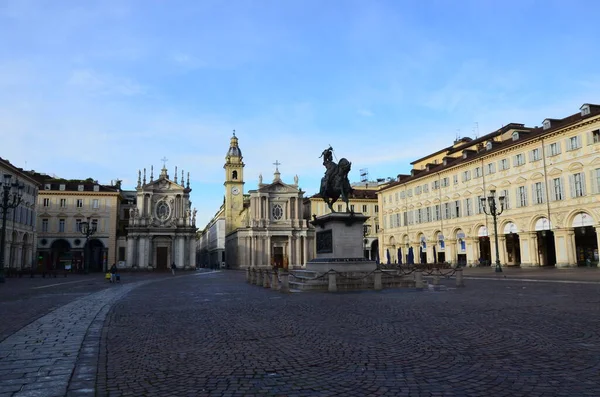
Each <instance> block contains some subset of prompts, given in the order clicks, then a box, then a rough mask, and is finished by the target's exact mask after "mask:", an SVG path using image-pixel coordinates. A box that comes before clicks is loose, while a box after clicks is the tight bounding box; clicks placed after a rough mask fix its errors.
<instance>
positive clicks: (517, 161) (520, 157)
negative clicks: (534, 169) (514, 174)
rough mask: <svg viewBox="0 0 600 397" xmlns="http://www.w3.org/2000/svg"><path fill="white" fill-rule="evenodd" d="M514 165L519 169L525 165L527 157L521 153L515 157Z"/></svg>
mask: <svg viewBox="0 0 600 397" xmlns="http://www.w3.org/2000/svg"><path fill="white" fill-rule="evenodd" d="M513 164H514V165H515V167H519V166H521V165H523V164H525V156H523V153H519V154H517V155H516V156H515V157H514V159H513Z"/></svg>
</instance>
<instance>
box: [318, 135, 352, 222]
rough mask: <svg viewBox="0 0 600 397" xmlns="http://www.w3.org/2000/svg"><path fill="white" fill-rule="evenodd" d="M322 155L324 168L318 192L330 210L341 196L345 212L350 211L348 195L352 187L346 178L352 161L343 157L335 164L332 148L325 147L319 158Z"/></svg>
mask: <svg viewBox="0 0 600 397" xmlns="http://www.w3.org/2000/svg"><path fill="white" fill-rule="evenodd" d="M321 157H323V165H324V166H325V168H326V171H325V176H324V177H323V178H322V179H321V190H320V191H319V193H320V194H321V197H323V201H325V202H326V203H327V206H328V207H329V209H330V210H331V212H335V210H334V209H333V204H334V203H335V202H336V201H337V200H338V199H339V198H340V197H341V198H342V201H343V202H344V203H346V212H350V205H349V199H348V195H349V194H350V193H352V190H353V189H352V187H351V186H350V181H349V180H348V173H349V172H350V169H351V167H352V163H351V162H350V161H348V160H347V159H345V158H342V159H340V161H339V163H338V164H336V163H335V162H334V161H333V148H332V147H331V146H329V148H327V149H325V150H324V151H323V153H322V154H321V156H319V158H321Z"/></svg>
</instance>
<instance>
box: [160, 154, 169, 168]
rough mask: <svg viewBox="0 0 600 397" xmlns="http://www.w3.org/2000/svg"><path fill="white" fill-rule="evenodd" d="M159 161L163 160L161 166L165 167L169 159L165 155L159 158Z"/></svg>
mask: <svg viewBox="0 0 600 397" xmlns="http://www.w3.org/2000/svg"><path fill="white" fill-rule="evenodd" d="M160 161H162V162H163V168H167V161H169V159H168V158H167V157H166V156H165V157H163V158H162V159H160Z"/></svg>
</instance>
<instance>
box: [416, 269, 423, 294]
mask: <svg viewBox="0 0 600 397" xmlns="http://www.w3.org/2000/svg"><path fill="white" fill-rule="evenodd" d="M415 288H416V289H417V291H422V290H423V272H422V271H421V270H415Z"/></svg>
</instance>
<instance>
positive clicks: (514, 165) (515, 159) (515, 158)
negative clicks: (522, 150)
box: [513, 155, 518, 167]
mask: <svg viewBox="0 0 600 397" xmlns="http://www.w3.org/2000/svg"><path fill="white" fill-rule="evenodd" d="M517 164H518V163H517V156H516V155H515V156H513V167H516V166H517Z"/></svg>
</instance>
